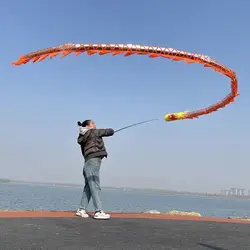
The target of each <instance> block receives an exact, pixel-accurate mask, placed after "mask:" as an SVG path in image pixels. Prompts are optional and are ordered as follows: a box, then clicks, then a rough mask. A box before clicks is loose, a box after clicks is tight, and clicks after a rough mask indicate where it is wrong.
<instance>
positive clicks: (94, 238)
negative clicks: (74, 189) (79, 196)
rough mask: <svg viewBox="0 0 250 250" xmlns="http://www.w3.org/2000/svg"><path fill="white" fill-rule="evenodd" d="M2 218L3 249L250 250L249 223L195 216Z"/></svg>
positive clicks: (0, 233)
mask: <svg viewBox="0 0 250 250" xmlns="http://www.w3.org/2000/svg"><path fill="white" fill-rule="evenodd" d="M2 214H3V213H1V212H0V217H2V218H1V219H0V249H1V250H47V249H48V250H57V249H59V250H85V249H86V250H95V249H100V250H106V249H107V250H108V249H114V250H116V249H117V250H119V249H121V250H123V249H124V250H126V249H127V250H137V249H138V250H139V249H140V250H158V249H159V250H160V249H162V250H163V249H183V250H188V249H190V250H196V249H200V250H206V249H207V250H209V249H214V250H226V249H235V250H247V249H249V250H250V224H241V223H237V224H236V223H225V222H221V223H218V222H214V221H197V219H196V218H194V221H192V220H189V221H187V220H180V219H178V220H175V219H170V220H166V219H162V220H160V218H157V219H146V218H112V219H111V220H109V221H96V220H94V219H92V218H88V219H82V218H77V217H74V216H73V213H71V214H70V215H72V216H65V217H61V216H56V214H57V213H54V216H50V218H48V217H49V216H46V217H47V218H42V217H40V218H39V216H32V217H33V218H18V216H17V215H18V214H19V212H16V213H15V214H16V216H15V217H16V218H11V216H7V217H9V218H6V216H3V215H2ZM36 214H37V213H36ZM50 214H51V213H50ZM5 215H6V214H5ZM23 215H24V214H23ZM40 215H41V214H40ZM3 217H5V218H3ZM19 217H21V216H19ZM23 217H25V216H23ZM26 217H27V216H26ZM34 217H37V218H34ZM116 217H119V216H116ZM120 217H121V216H120ZM125 217H126V216H125ZM144 217H145V215H144Z"/></svg>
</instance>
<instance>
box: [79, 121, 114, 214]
mask: <svg viewBox="0 0 250 250" xmlns="http://www.w3.org/2000/svg"><path fill="white" fill-rule="evenodd" d="M78 126H79V136H78V139H77V142H78V144H80V146H81V150H82V154H83V157H84V159H85V164H84V168H83V176H84V179H85V186H84V189H83V193H82V199H81V204H80V207H79V209H78V210H77V212H76V215H78V216H81V217H83V218H88V217H89V215H88V214H87V212H86V209H87V206H88V204H89V201H90V199H91V198H92V200H93V205H94V208H95V214H94V218H95V219H109V218H110V215H109V214H106V213H104V212H103V210H102V204H101V199H100V191H101V188H100V174H99V173H100V167H101V162H102V159H103V158H104V157H107V156H108V154H107V151H106V148H105V145H104V142H103V139H102V138H103V137H108V136H112V135H113V134H114V133H115V132H114V130H113V129H112V128H107V129H97V128H96V125H95V123H94V122H93V121H92V120H85V121H84V122H83V123H81V122H78Z"/></svg>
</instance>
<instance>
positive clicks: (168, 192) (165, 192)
mask: <svg viewBox="0 0 250 250" xmlns="http://www.w3.org/2000/svg"><path fill="white" fill-rule="evenodd" d="M1 183H3V184H4V183H23V184H40V185H52V186H67V187H82V186H83V184H73V183H53V182H32V181H20V180H10V179H6V178H0V184H1ZM102 188H103V189H106V190H114V191H118V190H120V191H125V192H132V191H133V192H144V193H145V192H146V193H150V194H162V195H187V196H205V197H217V198H227V199H233V200H236V199H237V200H239V199H240V200H249V199H250V196H227V195H221V194H216V193H199V192H188V191H175V190H164V189H149V188H131V187H109V186H106V187H102Z"/></svg>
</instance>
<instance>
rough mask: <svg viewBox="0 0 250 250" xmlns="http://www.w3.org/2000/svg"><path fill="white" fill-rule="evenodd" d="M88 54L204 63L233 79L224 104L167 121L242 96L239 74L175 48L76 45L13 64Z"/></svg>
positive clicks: (171, 116) (45, 51)
mask: <svg viewBox="0 0 250 250" xmlns="http://www.w3.org/2000/svg"><path fill="white" fill-rule="evenodd" d="M84 52H86V53H87V54H88V55H93V54H96V53H98V54H99V55H106V54H109V53H112V55H114V56H115V55H119V54H124V56H131V55H135V54H138V55H149V57H150V58H156V57H164V58H167V59H172V60H174V61H181V60H183V61H185V62H186V63H200V64H202V65H204V67H210V68H212V69H214V71H217V72H219V73H221V74H223V75H225V76H227V77H228V78H230V80H231V92H230V93H229V94H228V95H227V96H226V97H225V98H223V99H222V100H221V101H219V102H217V103H215V104H213V105H211V106H209V107H206V108H203V109H200V110H195V111H192V112H189V111H184V112H178V113H170V114H166V115H165V117H164V119H165V121H175V120H184V119H193V118H197V117H199V116H201V115H207V114H210V113H212V112H215V111H217V110H218V109H219V108H223V107H225V106H226V105H228V104H230V103H231V102H234V99H235V97H237V96H238V95H239V93H238V80H237V77H236V73H235V72H234V71H232V70H231V69H229V68H227V67H226V66H224V65H222V64H220V63H218V62H216V61H214V60H212V59H211V58H210V57H209V56H206V55H201V54H193V53H188V52H185V51H180V50H176V49H172V48H163V47H154V46H143V45H136V44H73V43H67V44H64V45H60V46H57V47H51V48H47V49H42V50H38V51H35V52H32V53H29V54H26V55H24V56H21V57H20V58H19V59H18V60H17V61H16V62H13V63H12V64H13V65H16V66H17V65H21V64H26V63H28V62H29V61H31V60H32V61H33V63H35V62H41V61H43V60H44V59H45V58H47V57H50V59H52V58H53V57H55V56H57V55H59V54H61V55H62V57H65V56H67V55H69V54H71V53H75V55H76V56H78V55H80V54H81V53H84Z"/></svg>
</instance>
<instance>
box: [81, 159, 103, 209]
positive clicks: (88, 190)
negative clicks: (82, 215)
mask: <svg viewBox="0 0 250 250" xmlns="http://www.w3.org/2000/svg"><path fill="white" fill-rule="evenodd" d="M101 163H102V160H101V159H100V158H92V159H89V160H88V161H86V162H85V164H84V167H83V176H84V179H85V186H84V189H83V192H82V199H81V204H80V208H81V209H84V210H86V209H87V207H88V204H89V202H90V199H91V198H92V200H93V205H94V208H95V211H101V210H102V204H101V199H100V192H101V187H100V167H101Z"/></svg>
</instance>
